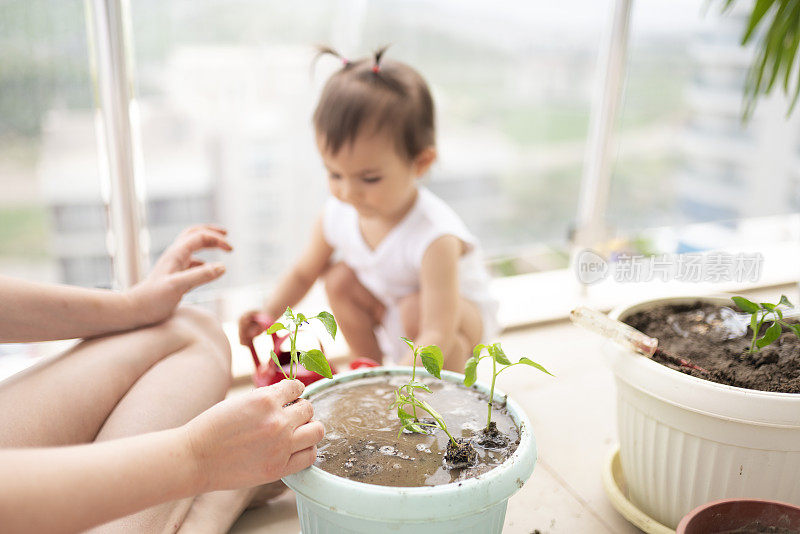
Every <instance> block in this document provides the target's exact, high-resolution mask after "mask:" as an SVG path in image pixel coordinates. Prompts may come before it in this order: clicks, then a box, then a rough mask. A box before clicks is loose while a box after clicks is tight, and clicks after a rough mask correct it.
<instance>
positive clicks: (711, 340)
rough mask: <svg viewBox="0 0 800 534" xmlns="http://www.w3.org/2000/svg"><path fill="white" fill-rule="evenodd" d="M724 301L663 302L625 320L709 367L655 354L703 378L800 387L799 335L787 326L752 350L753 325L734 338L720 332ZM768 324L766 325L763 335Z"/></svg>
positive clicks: (763, 387) (758, 386) (786, 389)
mask: <svg viewBox="0 0 800 534" xmlns="http://www.w3.org/2000/svg"><path fill="white" fill-rule="evenodd" d="M719 309H720V306H717V305H713V304H707V303H701V302H696V303H693V304H679V305H664V306H660V307H657V308H653V309H651V310H647V311H642V312H638V313H635V314H633V315H631V316H630V317H628V318H626V319H625V322H626V323H628V324H629V325H631V326H632V327H634V328H636V329H638V330H641V331H642V332H644V333H645V334H647V335H648V336H651V337H654V338H656V339H658V348H659V351H664V352H667V353H668V354H670V355H673V356H677V357H679V358H684V359H686V360H689V361H691V363H693V364H694V365H697V366H699V367H701V368H703V369H705V370H706V371H708V372H707V373H706V372H703V371H699V370H696V369H690V368H688V367H684V366H680V365H677V364H676V363H674V362H673V361H670V360H669V359H667V358H665V357H663V356H662V355H661V354H660V353H659V352H656V354H655V355H654V357H653V359H654V360H656V361H658V362H659V363H662V364H663V365H666V366H668V367H670V368H672V369H675V370H677V371H680V372H682V373H686V374H690V375H692V376H696V377H698V378H703V379H706V380H711V381H712V382H718V383H720V384H728V385H731V386H737V387H742V388H748V389H755V390H760V391H775V392H783V393H800V339H798V338H797V337H796V336H795V335H794V334H793V333H791V332H790V331H786V330H784V332H783V334H782V335H781V337H780V338H778V339H777V340H776V341H775V342H773V343H772V344H771V345H768V346H766V347H763V348H762V349H760V350H759V351H758V352H756V353H755V354H750V353H749V352H748V350H749V349H750V343H751V340H752V331H751V330H750V329H749V328H748V329H747V333H746V334H745V335H743V336H741V337H737V338H734V339H727V340H726V339H724V338H722V337H720V336H719V335H716V333H717V330H716V329H715V328H714V325H713V319H709V318H713V317H716V316H718V315H719V312H718V310H719ZM767 326H768V324H765V325H764V326H763V327H762V331H761V333H760V335H763V333H764V330H766V327H767Z"/></svg>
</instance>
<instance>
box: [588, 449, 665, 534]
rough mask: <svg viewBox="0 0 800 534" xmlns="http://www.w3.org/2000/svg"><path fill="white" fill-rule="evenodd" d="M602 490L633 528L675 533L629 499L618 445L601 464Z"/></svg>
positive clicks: (650, 532) (649, 533)
mask: <svg viewBox="0 0 800 534" xmlns="http://www.w3.org/2000/svg"><path fill="white" fill-rule="evenodd" d="M603 488H604V489H605V491H606V495H607V496H608V499H609V500H610V501H611V505H612V506H613V507H614V508H615V509H616V510H617V512H619V513H620V514H621V515H622V517H624V518H625V519H627V520H628V521H630V522H631V523H632V524H633V525H634V526H635V527H637V528H639V529H641V530H643V531H645V532H647V534H675V531H674V530H672V529H670V528H667V527H666V526H664V525H662V524H661V523H659V522H658V521H656V520H655V519H653V518H652V517H650V516H649V515H647V514H646V513H644V512H643V511H641V510H640V509H639V508H638V507H637V506H636V505H635V504H634V503H633V502H632V501H631V500H630V499H629V498H628V490H627V486H626V484H625V477H624V475H623V473H622V463H621V462H620V460H619V445H617V446H616V447H614V450H612V451H611V453H610V454H609V455H608V458H607V459H606V461H605V462H604V463H603Z"/></svg>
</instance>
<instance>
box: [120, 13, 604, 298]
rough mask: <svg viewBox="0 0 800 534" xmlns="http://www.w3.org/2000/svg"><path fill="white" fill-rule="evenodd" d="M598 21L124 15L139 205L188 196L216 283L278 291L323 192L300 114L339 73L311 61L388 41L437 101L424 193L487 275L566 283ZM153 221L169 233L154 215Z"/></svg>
mask: <svg viewBox="0 0 800 534" xmlns="http://www.w3.org/2000/svg"><path fill="white" fill-rule="evenodd" d="M609 5H610V4H609V3H608V2H587V1H583V0H580V1H576V0H570V1H568V2H561V3H558V5H556V4H553V3H552V2H533V3H532V2H521V1H520V2H507V3H505V4H504V7H503V9H501V10H498V9H496V8H495V7H493V6H491V5H490V4H486V3H485V2H475V1H471V2H461V1H433V0H428V1H414V2H389V1H380V2H354V1H337V2H328V1H324V2H323V1H312V2H302V3H299V4H293V5H292V6H291V8H288V7H287V6H286V4H285V3H284V2H278V1H270V2H263V1H258V2H256V1H245V2H237V3H235V4H233V5H232V4H231V3H226V2H219V1H202V2H198V1H191V2H188V1H180V2H166V3H165V2H154V1H151V2H135V3H132V5H131V17H132V21H133V35H134V49H135V62H136V71H137V80H138V88H137V89H138V91H137V93H138V94H137V96H138V100H139V109H140V115H141V119H140V120H141V128H142V136H141V137H142V139H143V155H144V166H145V169H146V176H147V188H146V190H147V196H148V198H150V199H153V198H157V199H158V201H159V202H163V203H165V206H166V207H165V211H171V209H172V208H171V207H170V204H171V203H178V202H184V201H186V197H187V196H191V198H193V199H194V201H195V202H196V204H197V207H198V209H197V211H195V212H194V213H192V214H191V221H201V220H209V219H215V220H217V221H218V222H220V223H222V224H224V225H225V226H226V227H228V228H229V229H230V231H231V232H232V235H233V239H234V241H235V243H236V246H237V250H236V254H234V255H233V256H231V257H230V258H227V259H226V263H227V264H228V274H227V275H226V277H225V280H224V281H223V282H222V283H223V284H226V285H228V286H232V287H240V286H242V285H246V284H254V283H258V284H260V285H262V286H263V285H264V284H268V283H269V282H271V281H273V279H274V277H275V276H276V275H278V274H279V273H280V272H281V271H282V270H283V269H284V268H286V267H287V266H289V265H290V262H292V261H293V259H294V258H296V256H297V255H298V254H299V252H300V251H299V250H298V242H299V243H303V242H304V241H305V237H306V235H307V233H308V231H309V228H310V223H311V221H313V220H314V219H315V217H316V216H317V214H318V213H319V210H320V208H321V205H322V202H323V200H324V198H325V196H326V194H327V192H326V190H327V185H326V180H325V173H324V170H323V168H322V165H321V162H320V160H319V157H318V155H317V153H316V148H315V146H314V142H313V132H312V128H311V115H312V112H313V106H314V105H315V103H316V97H317V94H318V92H319V90H320V88H321V85H322V83H323V82H324V80H325V79H326V77H327V76H328V74H329V73H330V72H331V69H332V68H338V65H337V64H335V62H334V61H331V60H330V59H323V60H321V61H320V62H319V63H318V64H317V65H316V68H315V70H314V73H313V77H312V74H311V66H312V58H313V56H314V49H313V45H314V44H315V43H326V44H331V45H333V46H334V47H336V48H338V49H340V50H341V52H342V53H343V54H345V55H348V56H354V57H355V56H362V55H367V54H369V53H370V52H371V51H372V50H373V49H375V48H377V47H378V46H380V45H383V44H386V43H391V45H392V46H391V48H390V49H389V52H388V55H389V56H391V57H393V58H396V59H399V60H401V61H405V62H408V63H409V64H411V65H412V66H414V67H415V68H417V69H419V70H420V72H422V73H423V75H424V76H426V78H427V79H428V81H429V83H430V85H431V87H432V90H433V92H434V98H435V100H436V104H437V113H438V115H437V119H438V139H437V141H438V145H439V153H440V159H439V162H438V163H437V164H436V165H435V167H434V169H433V170H432V172H431V176H430V180H429V181H428V184H427V185H428V186H429V187H430V188H431V189H432V190H433V191H434V192H435V193H437V194H438V195H440V196H441V197H443V198H444V199H445V201H447V202H448V203H449V204H450V205H451V206H452V207H453V208H454V209H455V210H456V211H457V212H458V213H459V214H460V215H461V216H462V217H463V218H464V220H465V221H466V223H467V225H468V226H469V227H470V228H471V229H472V231H473V232H475V233H476V234H477V235H478V237H479V238H480V240H481V243H482V245H483V247H484V249H485V251H486V254H487V256H488V258H489V259H490V263H491V265H493V267H494V271H495V274H500V275H507V274H517V273H520V272H531V271H540V270H547V269H552V268H559V267H564V266H566V265H567V252H566V250H567V239H568V234H569V229H570V227H571V225H572V224H573V221H574V218H575V210H576V206H577V192H578V186H579V181H580V170H581V164H582V160H583V157H584V145H585V139H586V131H587V125H588V117H589V107H590V95H591V89H592V79H593V76H594V70H595V62H596V55H597V47H598V45H599V41H600V35H601V31H602V25H601V24H598V20H604V18H605V17H604V15H605V13H606V11H607V9H608V8H609ZM420 10H424V11H425V12H426V17H425V18H424V20H422V19H420V17H419V16H418V14H419V12H420ZM576 14H578V15H576ZM151 201H152V200H151ZM148 220H149V224H150V225H151V231H152V226H153V225H156V226H158V225H161V224H162V223H161V222H160V221H157V220H156V219H155V218H154V214H153V213H152V207H150V209H149V212H148ZM187 222H190V220H188V219H186V218H184V219H182V220H180V221H179V220H177V219H176V220H175V221H174V224H175V225H174V226H173V225H170V226H169V230H170V232H173V231H175V230H176V229H177V228H178V227H180V226H181V225H182V224H186V223H187ZM167 233H169V232H167ZM165 237H166V236H165Z"/></svg>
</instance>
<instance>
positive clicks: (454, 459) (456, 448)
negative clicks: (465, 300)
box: [390, 338, 478, 468]
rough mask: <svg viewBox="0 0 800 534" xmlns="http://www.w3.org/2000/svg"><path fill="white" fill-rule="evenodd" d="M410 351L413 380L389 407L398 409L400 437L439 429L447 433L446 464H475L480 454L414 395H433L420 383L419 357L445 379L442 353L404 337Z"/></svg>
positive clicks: (399, 388) (436, 375) (429, 406)
mask: <svg viewBox="0 0 800 534" xmlns="http://www.w3.org/2000/svg"><path fill="white" fill-rule="evenodd" d="M401 339H402V340H403V341H405V343H406V344H407V345H408V346H409V348H411V351H412V352H413V354H414V356H413V360H412V364H411V365H412V367H411V379H410V380H409V382H408V384H403V385H402V386H400V387H398V388H397V390H396V391H395V392H394V396H395V401H394V402H393V403H392V405H391V406H390V408H397V417H398V419H400V425H401V428H400V431H399V432H398V436H400V435H401V434H402V433H403V430H406V431H408V432H413V433H418V434H424V433H427V432H426V429H434V428H440V429H442V430H443V431H444V433H445V434H447V437H448V438H449V440H450V441H449V442H448V444H447V451H446V452H445V455H444V459H445V462H447V463H448V465H449V466H450V467H451V468H463V467H469V466H472V465H474V464H475V461H476V460H477V457H478V453H477V451H476V450H475V448H474V447H473V446H472V443H470V441H469V440H466V439H463V438H456V437H454V436H453V435H452V434H451V433H450V431H449V430H448V429H447V424H446V423H445V422H444V418H443V417H442V415H441V414H440V413H439V412H437V411H436V409H434V408H433V406H431V405H430V404H428V403H427V402H426V401H424V400H422V399H419V398H417V397H416V395H415V392H416V391H417V390H422V391H425V392H427V393H433V392H432V391H431V389H430V388H429V387H428V386H426V385H425V384H423V383H422V382H420V381H419V380H417V358H420V359H421V360H422V365H423V367H425V370H426V371H428V372H429V373H430V374H432V375H433V376H435V377H436V378H438V379H440V380H441V378H442V376H441V372H442V366H443V365H444V356H443V355H442V350H441V349H440V348H439V347H437V346H436V345H428V346H426V347H416V346H415V345H414V342H413V341H411V340H410V339H407V338H401ZM407 406H411V412H410V413H409V412H408V411H407V410H406V407H407ZM417 409H419V410H422V411H424V412H426V413H427V414H428V415H430V416H431V418H432V419H433V421H434V422H433V423H429V422H427V421H423V420H421V419H420V418H419V416H418V412H417Z"/></svg>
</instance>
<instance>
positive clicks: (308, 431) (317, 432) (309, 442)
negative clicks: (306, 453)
mask: <svg viewBox="0 0 800 534" xmlns="http://www.w3.org/2000/svg"><path fill="white" fill-rule="evenodd" d="M324 437H325V426H324V425H323V424H322V423H320V422H319V421H311V422H310V423H306V424H304V425H302V426H299V427H297V429H296V430H295V431H294V434H293V435H292V450H295V451H298V450H303V449H307V448H308V447H313V446H314V445H316V444H317V443H319V441H320V440H321V439H322V438H324Z"/></svg>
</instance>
